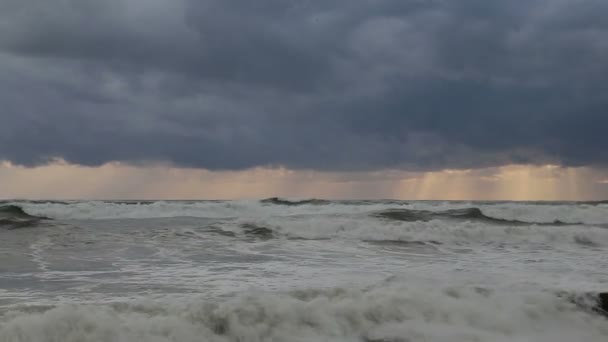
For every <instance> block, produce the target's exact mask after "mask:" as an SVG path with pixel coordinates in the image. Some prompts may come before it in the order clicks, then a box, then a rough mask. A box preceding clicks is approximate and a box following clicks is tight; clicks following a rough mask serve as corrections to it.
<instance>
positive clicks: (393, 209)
mask: <svg viewBox="0 0 608 342" xmlns="http://www.w3.org/2000/svg"><path fill="white" fill-rule="evenodd" d="M606 291H608V202H462V201H461V202H453V201H394V200H383V201H382V200H373V201H364V200H361V201H329V200H319V199H310V200H296V199H283V198H269V199H264V200H238V201H66V202H58V201H2V202H0V342H132V341H138V342H169V341H170V342H199V341H211V342H232V341H234V342H249V341H252V342H253V341H255V342H261V341H265V342H266V341H268V342H271V341H272V342H279V341H296V342H304V341H311V342H312V341H336V342H337V341H339V342H346V341H353V342H355V341H356V342H485V341H487V342H507V341H509V342H524V341H526V342H606V341H608V319H607V318H606V315H605V312H602V310H601V309H599V308H598V301H599V299H598V293H601V292H606Z"/></svg>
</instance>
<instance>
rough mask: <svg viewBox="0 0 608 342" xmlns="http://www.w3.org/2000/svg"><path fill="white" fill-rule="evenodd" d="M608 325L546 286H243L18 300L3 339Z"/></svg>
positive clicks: (459, 335) (386, 336)
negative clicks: (185, 296) (37, 302)
mask: <svg viewBox="0 0 608 342" xmlns="http://www.w3.org/2000/svg"><path fill="white" fill-rule="evenodd" d="M607 339H608V325H607V324H606V321H605V320H603V319H602V318H599V317H594V316H593V315H591V314H589V313H586V312H584V311H583V310H582V309H581V308H579V307H577V306H576V305H574V304H572V303H570V302H568V301H566V300H564V299H561V298H558V297H557V296H556V295H555V294H552V293H548V292H547V293H543V292H532V293H525V292H522V293H513V292H502V291H494V292H492V291H489V292H488V291H483V290H475V289H472V288H443V289H439V288H430V287H429V286H426V287H425V288H417V287H390V286H388V285H382V286H380V287H377V288H374V289H371V290H356V289H336V290H324V291H318V290H303V291H299V292H292V293H285V294H280V293H259V292H258V293H255V292H254V293H245V294H241V295H238V296H236V297H233V298H230V299H221V300H218V301H204V300H196V301H195V300H192V299H190V300H189V302H188V303H184V302H180V301H173V302H170V303H150V302H148V303H145V302H144V303H138V304H115V305H105V306H99V305H95V306H88V305H60V306H58V307H52V308H46V307H42V308H21V309H19V308H16V309H13V310H11V311H9V312H5V313H4V314H3V316H2V318H1V319H0V340H1V341H3V342H43V341H44V342H77V341H78V342H128V341H151V342H165V341H166V342H169V341H171V342H195V341H197V342H198V341H218V342H219V341H222V342H223V341H241V342H248V341H256V342H258V341H411V342H423V341H424V342H426V341H434V342H442V341H444V342H448V341H449V342H458V341H462V342H465V341H467V342H468V341H495V342H500V341H504V342H507V341H509V342H511V341H535V342H571V341H585V342H599V341H602V342H604V341H606V340H607Z"/></svg>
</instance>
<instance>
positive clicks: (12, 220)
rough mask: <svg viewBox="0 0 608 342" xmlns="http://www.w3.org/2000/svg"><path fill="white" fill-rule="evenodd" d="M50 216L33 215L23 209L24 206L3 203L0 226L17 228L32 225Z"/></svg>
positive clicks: (0, 211) (0, 208)
mask: <svg viewBox="0 0 608 342" xmlns="http://www.w3.org/2000/svg"><path fill="white" fill-rule="evenodd" d="M47 219H48V218H46V217H42V216H33V215H29V214H27V213H26V212H25V211H23V208H21V207H19V206H17V205H2V206H0V228H4V229H17V228H25V227H32V226H35V225H37V224H38V223H40V221H42V220H47Z"/></svg>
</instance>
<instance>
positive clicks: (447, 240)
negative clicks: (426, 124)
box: [197, 214, 608, 248]
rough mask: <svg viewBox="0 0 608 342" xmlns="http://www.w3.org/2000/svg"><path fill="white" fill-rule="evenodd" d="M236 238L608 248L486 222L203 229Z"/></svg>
mask: <svg viewBox="0 0 608 342" xmlns="http://www.w3.org/2000/svg"><path fill="white" fill-rule="evenodd" d="M197 230H198V233H199V234H205V233H207V232H209V233H213V234H221V235H225V236H230V237H233V238H243V239H252V238H253V239H255V240H268V239H288V240H289V239H292V240H293V239H304V240H333V239H338V240H350V241H367V242H369V241H392V242H394V243H402V242H403V243H408V242H411V241H419V242H424V243H430V244H433V243H437V244H445V245H448V246H451V245H479V244H482V245H494V246H503V245H511V246H531V245H539V244H543V245H551V246H562V247H565V248H567V247H568V246H571V247H579V248H594V247H601V246H608V229H605V228H600V227H594V226H572V225H559V224H558V225H553V224H509V223H502V224H488V223H487V222H486V221H485V220H470V219H443V218H442V219H430V220H428V221H427V220H425V221H422V220H416V221H409V220H395V219H389V220H384V219H378V218H377V217H375V216H373V215H368V214H364V215H359V214H357V215H335V216H329V215H325V216H310V217H308V216H307V217H267V218H239V219H231V220H225V221H219V222H215V223H212V224H210V225H205V226H203V227H201V228H198V229H197Z"/></svg>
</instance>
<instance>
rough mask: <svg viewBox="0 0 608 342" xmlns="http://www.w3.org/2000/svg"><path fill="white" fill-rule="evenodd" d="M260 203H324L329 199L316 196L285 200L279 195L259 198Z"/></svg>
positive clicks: (328, 202) (327, 202)
mask: <svg viewBox="0 0 608 342" xmlns="http://www.w3.org/2000/svg"><path fill="white" fill-rule="evenodd" d="M260 203H264V204H274V205H307V204H309V205H326V204H330V203H331V201H328V200H322V199H316V198H312V199H306V200H287V199H283V198H279V197H271V198H266V199H263V200H261V201H260Z"/></svg>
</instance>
